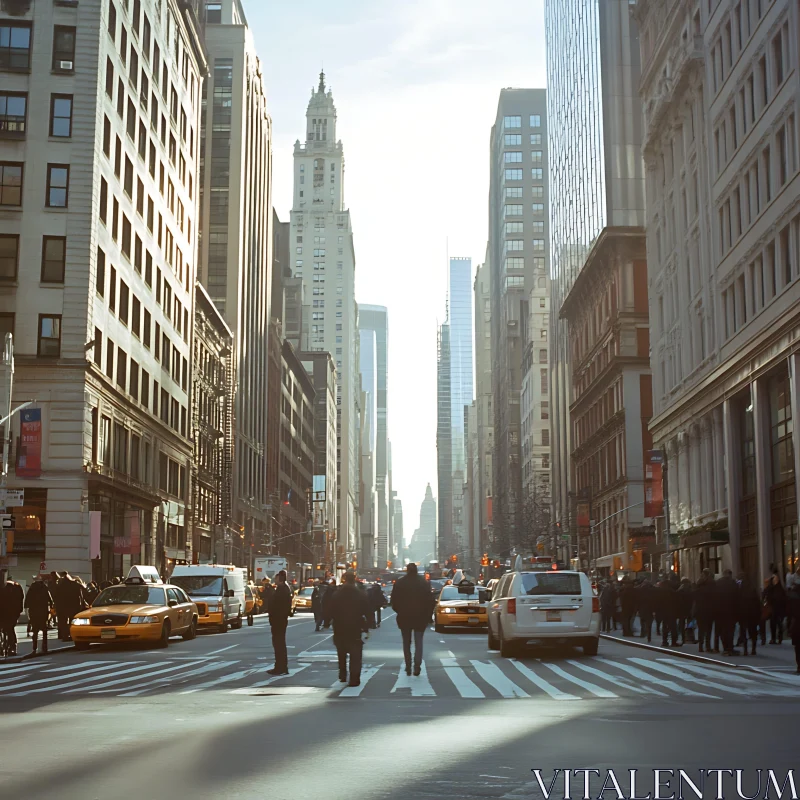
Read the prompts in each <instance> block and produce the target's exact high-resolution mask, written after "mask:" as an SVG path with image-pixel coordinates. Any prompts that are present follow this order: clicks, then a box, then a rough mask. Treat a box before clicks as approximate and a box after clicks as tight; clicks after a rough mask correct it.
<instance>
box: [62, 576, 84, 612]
mask: <svg viewBox="0 0 800 800" xmlns="http://www.w3.org/2000/svg"><path fill="white" fill-rule="evenodd" d="M54 599H55V601H56V611H57V612H58V614H59V615H60V616H61V615H63V616H64V617H73V616H75V614H77V613H78V612H79V611H80V610H81V609H82V608H85V606H86V602H85V600H84V599H83V587H82V586H81V585H80V584H79V583H78V581H76V580H73V579H72V578H60V579H59V581H58V585H57V586H56V594H55V598H54Z"/></svg>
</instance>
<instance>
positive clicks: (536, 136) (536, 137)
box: [531, 133, 542, 146]
mask: <svg viewBox="0 0 800 800" xmlns="http://www.w3.org/2000/svg"><path fill="white" fill-rule="evenodd" d="M541 143H542V134H541V133H532V134H531V144H532V145H534V146H535V145H539V144H541Z"/></svg>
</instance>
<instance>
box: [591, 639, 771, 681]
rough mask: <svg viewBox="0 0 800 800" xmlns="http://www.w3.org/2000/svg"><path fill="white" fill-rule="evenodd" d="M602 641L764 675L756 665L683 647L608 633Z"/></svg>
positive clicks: (761, 668) (762, 670)
mask: <svg viewBox="0 0 800 800" xmlns="http://www.w3.org/2000/svg"><path fill="white" fill-rule="evenodd" d="M600 638H601V639H606V640H607V641H609V642H619V643H620V644H626V645H628V646H629V647H641V648H642V649H643V650H652V651H654V652H656V653H667V654H668V655H671V656H677V657H678V658H687V659H689V660H690V661H699V662H701V663H703V664H713V665H714V666H715V667H728V668H729V669H746V670H750V671H751V672H757V673H759V674H763V672H764V667H759V666H756V665H755V664H731V663H730V662H729V661H721V660H720V659H718V658H708V657H707V656H701V655H696V654H695V653H688V652H686V651H684V650H683V648H682V647H659V646H658V645H656V644H646V643H644V642H637V641H632V640H630V639H621V638H620V637H618V636H609V635H608V634H607V633H601V634H600Z"/></svg>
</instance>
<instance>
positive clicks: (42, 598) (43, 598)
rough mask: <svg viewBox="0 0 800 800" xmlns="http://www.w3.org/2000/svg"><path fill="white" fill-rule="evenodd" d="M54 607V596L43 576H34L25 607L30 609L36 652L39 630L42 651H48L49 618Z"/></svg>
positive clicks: (34, 650)
mask: <svg viewBox="0 0 800 800" xmlns="http://www.w3.org/2000/svg"><path fill="white" fill-rule="evenodd" d="M52 607H53V598H52V596H51V595H50V590H49V589H48V588H47V584H46V583H45V582H44V581H43V580H42V578H41V576H34V582H33V583H32V584H31V587H30V589H28V594H27V595H26V596H25V608H26V609H27V610H28V620H29V621H30V626H31V635H32V636H33V652H34V654H35V653H36V651H37V649H38V639H39V631H41V632H42V653H45V654H46V653H47V620H48V619H49V618H50V609H51V608H52Z"/></svg>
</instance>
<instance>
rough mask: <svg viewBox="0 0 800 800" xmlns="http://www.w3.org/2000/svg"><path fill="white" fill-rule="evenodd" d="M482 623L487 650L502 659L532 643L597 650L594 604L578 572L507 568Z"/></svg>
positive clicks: (588, 652)
mask: <svg viewBox="0 0 800 800" xmlns="http://www.w3.org/2000/svg"><path fill="white" fill-rule="evenodd" d="M518 561H519V560H518ZM519 566H521V564H519ZM488 623H489V649H490V650H499V651H500V654H501V655H502V656H504V657H505V658H510V657H511V656H514V655H516V652H517V651H518V649H520V648H521V647H522V646H524V645H525V644H526V643H531V644H535V643H537V642H539V643H541V642H549V643H552V644H574V645H578V646H581V647H583V652H584V653H585V654H586V655H587V656H594V655H597V646H598V644H599V642H600V604H599V600H598V597H597V595H596V594H595V592H594V590H593V589H592V584H591V582H590V581H589V578H588V577H587V576H586V575H585V574H584V573H583V572H572V571H566V570H564V571H556V570H535V571H531V572H522V571H521V569H515V570H514V571H513V572H507V573H506V574H505V575H503V577H502V578H500V581H499V583H498V584H497V585H496V586H495V587H494V591H493V592H492V596H491V599H490V600H489V602H488Z"/></svg>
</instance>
